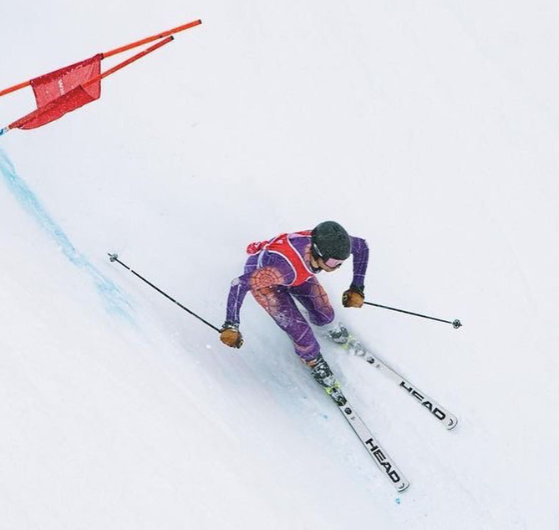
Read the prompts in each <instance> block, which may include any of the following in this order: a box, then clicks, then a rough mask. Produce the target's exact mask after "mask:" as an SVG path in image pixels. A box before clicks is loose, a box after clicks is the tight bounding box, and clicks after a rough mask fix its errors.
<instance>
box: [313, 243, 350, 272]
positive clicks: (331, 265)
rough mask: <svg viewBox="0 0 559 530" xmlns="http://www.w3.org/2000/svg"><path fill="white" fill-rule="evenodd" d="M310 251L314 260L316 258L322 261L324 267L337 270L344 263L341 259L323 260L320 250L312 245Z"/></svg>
mask: <svg viewBox="0 0 559 530" xmlns="http://www.w3.org/2000/svg"><path fill="white" fill-rule="evenodd" d="M312 250H313V255H314V257H315V259H318V258H320V259H322V261H323V262H324V265H326V266H327V267H329V268H330V269H337V268H338V267H341V266H342V263H343V262H344V261H345V260H343V259H336V258H328V259H324V256H323V255H322V252H320V250H319V249H318V247H317V246H316V244H314V243H313V245H312Z"/></svg>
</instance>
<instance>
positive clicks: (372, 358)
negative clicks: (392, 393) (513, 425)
mask: <svg viewBox="0 0 559 530" xmlns="http://www.w3.org/2000/svg"><path fill="white" fill-rule="evenodd" d="M327 337H328V338H329V339H330V340H332V341H333V342H335V343H336V344H338V346H341V347H342V348H344V349H345V350H347V351H351V352H353V353H354V354H355V355H356V356H358V357H361V358H362V359H363V360H365V361H366V362H367V363H369V364H370V365H372V366H374V367H375V368H376V369H377V370H378V371H379V372H381V373H382V374H384V375H385V376H386V377H388V379H390V380H391V381H393V382H394V383H396V385H398V387H400V388H401V389H402V390H403V391H404V392H406V394H408V395H409V396H411V397H412V398H413V399H414V401H417V402H418V403H419V404H420V405H421V406H422V407H423V408H424V409H425V410H427V411H428V412H429V413H430V414H431V415H432V416H433V417H434V418H435V419H436V420H437V421H438V422H439V423H440V424H441V425H443V426H444V427H445V428H446V429H448V430H449V431H450V430H452V429H454V427H456V425H457V424H458V418H457V417H456V416H455V415H454V414H452V413H451V412H450V411H448V410H447V409H446V408H444V407H443V406H442V405H439V404H438V403H437V402H436V401H435V400H434V399H432V398H431V397H429V396H428V395H427V394H426V393H425V392H423V391H421V390H419V388H417V387H416V386H415V385H413V384H412V383H410V381H409V380H408V379H406V378H405V377H403V376H402V375H400V374H399V373H398V372H397V371H396V370H394V369H393V368H391V367H390V366H388V365H387V364H386V363H385V362H384V361H381V360H380V359H379V358H378V357H377V356H376V355H373V354H372V353H371V352H369V351H368V350H367V349H366V348H365V347H364V346H363V345H362V344H361V343H360V342H359V341H358V340H357V339H356V338H355V337H353V336H352V335H350V334H349V332H348V330H347V329H346V328H345V327H344V326H342V325H340V326H339V329H338V330H334V331H329V332H328V333H327Z"/></svg>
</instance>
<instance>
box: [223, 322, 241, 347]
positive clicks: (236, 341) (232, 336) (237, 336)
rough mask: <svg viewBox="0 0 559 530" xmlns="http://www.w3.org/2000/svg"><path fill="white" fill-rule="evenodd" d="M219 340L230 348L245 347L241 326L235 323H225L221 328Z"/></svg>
mask: <svg viewBox="0 0 559 530" xmlns="http://www.w3.org/2000/svg"><path fill="white" fill-rule="evenodd" d="M220 333H221V334H220V336H219V340H221V342H223V344H226V345H227V346H229V347H230V348H240V347H241V346H242V345H243V336H242V335H241V332H240V331H239V325H238V324H235V323H234V322H225V323H224V324H223V326H222V327H221V331H220Z"/></svg>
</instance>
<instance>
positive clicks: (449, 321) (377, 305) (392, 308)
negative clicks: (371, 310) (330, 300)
mask: <svg viewBox="0 0 559 530" xmlns="http://www.w3.org/2000/svg"><path fill="white" fill-rule="evenodd" d="M363 303H364V304H367V305H372V306H375V307H382V309H390V311H398V313H405V314H406V315H413V316H415V317H421V318H428V319H429V320H436V321H437V322H445V323H446V324H452V327H453V328H454V329H458V328H459V327H461V326H462V322H460V320H458V319H456V320H443V319H442V318H435V317H429V316H427V315H422V314H420V313H412V312H411V311H404V310H403V309H396V308H395V307H388V306H386V305H380V304H373V303H372V302H363Z"/></svg>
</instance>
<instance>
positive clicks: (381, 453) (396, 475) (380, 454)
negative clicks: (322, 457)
mask: <svg viewBox="0 0 559 530" xmlns="http://www.w3.org/2000/svg"><path fill="white" fill-rule="evenodd" d="M326 392H327V393H328V394H329V395H330V397H331V398H332V400H333V401H334V403H336V406H337V407H338V409H339V410H340V412H341V413H342V415H343V417H344V418H345V419H346V420H347V422H348V423H349V425H350V426H351V428H352V429H353V431H354V432H355V434H356V435H357V437H358V438H359V440H361V443H362V444H363V446H364V447H365V449H366V450H367V452H368V453H369V454H370V455H371V457H372V459H373V461H374V463H375V464H376V465H377V466H378V468H379V469H380V470H381V471H382V473H383V475H384V476H385V477H386V478H388V480H389V481H390V482H391V484H392V485H393V486H394V487H395V488H396V490H397V491H398V492H402V491H405V490H406V489H407V488H408V487H409V485H410V483H409V481H408V480H407V479H406V478H405V477H404V474H403V473H402V472H401V471H400V469H399V468H398V466H396V464H395V463H394V461H393V460H392V458H390V456H389V455H388V453H387V452H386V451H385V450H384V449H383V448H382V446H381V445H380V443H379V441H378V440H377V439H376V437H375V436H373V435H372V434H371V431H370V430H369V428H368V427H367V426H366V425H365V423H363V420H362V419H361V418H360V417H359V416H358V415H357V413H356V412H355V411H354V410H353V407H352V406H351V405H350V404H349V402H348V401H347V399H346V397H345V396H344V395H343V394H342V392H341V390H340V389H339V388H327V389H326Z"/></svg>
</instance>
